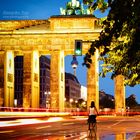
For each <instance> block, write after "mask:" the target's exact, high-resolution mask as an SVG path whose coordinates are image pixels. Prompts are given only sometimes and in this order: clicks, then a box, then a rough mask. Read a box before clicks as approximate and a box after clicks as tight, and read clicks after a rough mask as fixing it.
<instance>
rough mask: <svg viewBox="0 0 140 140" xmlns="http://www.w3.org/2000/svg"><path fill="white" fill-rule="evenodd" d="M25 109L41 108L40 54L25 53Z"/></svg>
mask: <svg viewBox="0 0 140 140" xmlns="http://www.w3.org/2000/svg"><path fill="white" fill-rule="evenodd" d="M23 63H24V64H23V107H24V108H28V107H32V108H38V107H39V53H38V51H33V52H25V53H24V62H23Z"/></svg>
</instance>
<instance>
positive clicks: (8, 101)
mask: <svg viewBox="0 0 140 140" xmlns="http://www.w3.org/2000/svg"><path fill="white" fill-rule="evenodd" d="M4 106H5V107H13V106H14V53H13V52H12V51H6V52H5V57H4Z"/></svg>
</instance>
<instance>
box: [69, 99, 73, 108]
mask: <svg viewBox="0 0 140 140" xmlns="http://www.w3.org/2000/svg"><path fill="white" fill-rule="evenodd" d="M72 102H73V99H72V98H70V107H71V108H72Z"/></svg>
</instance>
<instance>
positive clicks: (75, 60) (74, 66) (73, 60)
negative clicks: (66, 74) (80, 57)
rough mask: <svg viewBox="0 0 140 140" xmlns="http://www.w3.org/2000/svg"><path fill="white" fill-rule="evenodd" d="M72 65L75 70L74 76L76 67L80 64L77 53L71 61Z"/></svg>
mask: <svg viewBox="0 0 140 140" xmlns="http://www.w3.org/2000/svg"><path fill="white" fill-rule="evenodd" d="M71 66H72V68H73V71H74V76H76V68H77V66H78V61H77V59H76V56H75V55H73V59H72V61H71Z"/></svg>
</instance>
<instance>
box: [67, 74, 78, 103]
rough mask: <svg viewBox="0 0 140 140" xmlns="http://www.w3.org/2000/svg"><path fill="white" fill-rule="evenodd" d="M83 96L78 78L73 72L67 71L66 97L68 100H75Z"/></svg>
mask: <svg viewBox="0 0 140 140" xmlns="http://www.w3.org/2000/svg"><path fill="white" fill-rule="evenodd" d="M80 97H81V85H80V83H79V81H78V79H77V78H76V77H75V76H74V75H73V74H71V73H65V98H66V101H70V99H72V101H73V102H75V101H77V100H78V99H80Z"/></svg>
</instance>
